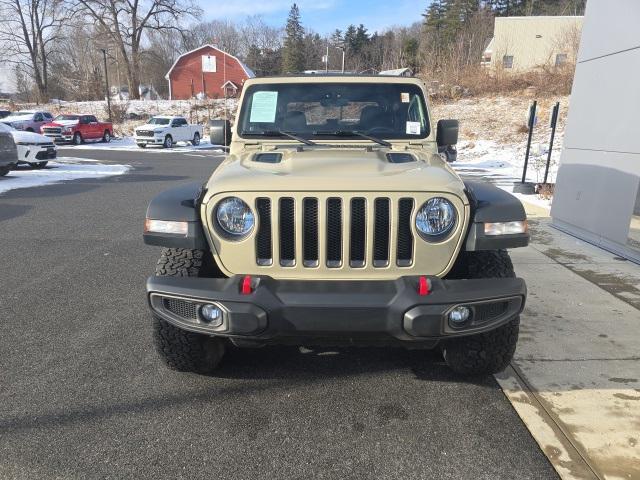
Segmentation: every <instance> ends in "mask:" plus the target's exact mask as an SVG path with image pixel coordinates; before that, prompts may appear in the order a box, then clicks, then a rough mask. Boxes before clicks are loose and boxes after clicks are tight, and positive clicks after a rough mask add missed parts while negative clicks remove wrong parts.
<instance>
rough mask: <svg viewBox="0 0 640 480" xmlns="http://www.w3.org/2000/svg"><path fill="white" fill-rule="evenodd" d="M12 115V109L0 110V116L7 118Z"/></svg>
mask: <svg viewBox="0 0 640 480" xmlns="http://www.w3.org/2000/svg"><path fill="white" fill-rule="evenodd" d="M9 115H11V110H0V118H5V117H8V116H9Z"/></svg>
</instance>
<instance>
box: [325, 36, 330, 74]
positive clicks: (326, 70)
mask: <svg viewBox="0 0 640 480" xmlns="http://www.w3.org/2000/svg"><path fill="white" fill-rule="evenodd" d="M324 73H329V40H328V39H327V54H326V55H325V56H324Z"/></svg>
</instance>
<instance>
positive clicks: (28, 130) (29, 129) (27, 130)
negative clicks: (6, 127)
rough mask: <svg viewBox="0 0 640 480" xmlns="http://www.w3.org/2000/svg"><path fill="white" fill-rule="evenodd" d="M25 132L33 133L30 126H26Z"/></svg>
mask: <svg viewBox="0 0 640 480" xmlns="http://www.w3.org/2000/svg"><path fill="white" fill-rule="evenodd" d="M25 132H31V133H34V131H33V128H31V127H29V128H27V129H26V130H25Z"/></svg>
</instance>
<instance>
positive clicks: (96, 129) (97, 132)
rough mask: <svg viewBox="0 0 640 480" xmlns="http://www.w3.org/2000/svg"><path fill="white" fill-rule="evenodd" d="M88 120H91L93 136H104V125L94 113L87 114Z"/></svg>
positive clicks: (90, 127) (90, 126) (96, 137)
mask: <svg viewBox="0 0 640 480" xmlns="http://www.w3.org/2000/svg"><path fill="white" fill-rule="evenodd" d="M87 120H88V121H89V129H90V132H91V138H93V139H98V138H102V133H103V132H102V127H101V125H100V123H98V119H97V118H96V117H95V116H94V115H87Z"/></svg>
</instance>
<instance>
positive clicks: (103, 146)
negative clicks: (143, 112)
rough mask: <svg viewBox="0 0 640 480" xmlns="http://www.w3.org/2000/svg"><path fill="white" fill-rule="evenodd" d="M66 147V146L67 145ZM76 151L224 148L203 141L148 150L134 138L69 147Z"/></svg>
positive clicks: (188, 150)
mask: <svg viewBox="0 0 640 480" xmlns="http://www.w3.org/2000/svg"><path fill="white" fill-rule="evenodd" d="M65 147H66V145H65ZM69 148H73V149H74V150H76V149H77V150H119V151H122V152H146V151H151V152H164V153H171V152H193V151H196V150H221V149H222V147H219V146H216V145H211V144H210V143H209V142H208V141H205V140H202V141H201V142H200V145H196V146H194V145H191V144H190V143H188V142H179V143H177V144H176V145H174V147H173V148H162V147H161V146H148V147H147V148H146V149H143V148H140V147H138V146H137V145H136V142H135V141H134V139H133V137H120V138H114V139H112V140H111V142H110V143H104V142H87V143H83V144H82V145H73V146H69Z"/></svg>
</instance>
